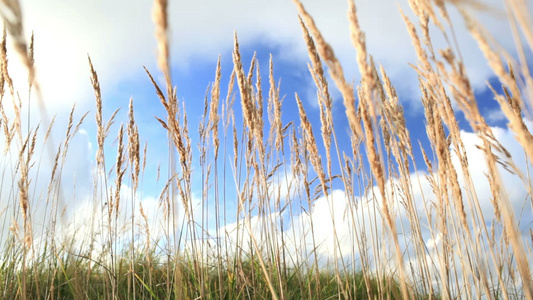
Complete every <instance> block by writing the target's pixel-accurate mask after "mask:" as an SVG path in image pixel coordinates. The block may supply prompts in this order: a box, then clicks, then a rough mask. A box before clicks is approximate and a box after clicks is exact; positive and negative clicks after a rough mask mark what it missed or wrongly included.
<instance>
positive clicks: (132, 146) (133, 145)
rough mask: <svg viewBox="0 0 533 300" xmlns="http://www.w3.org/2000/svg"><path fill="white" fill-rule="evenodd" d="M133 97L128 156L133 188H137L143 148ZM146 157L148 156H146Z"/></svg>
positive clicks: (131, 100) (130, 108) (130, 109)
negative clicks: (140, 141) (141, 147)
mask: <svg viewBox="0 0 533 300" xmlns="http://www.w3.org/2000/svg"><path fill="white" fill-rule="evenodd" d="M133 111H134V109H133V99H130V104H129V113H128V117H129V122H128V128H127V130H128V157H129V163H130V168H131V176H132V177H131V178H132V183H133V190H137V187H138V186H139V173H140V171H141V157H140V155H141V150H140V143H139V139H140V138H139V129H138V128H137V124H136V123H135V116H134V113H133ZM145 159H146V157H145Z"/></svg>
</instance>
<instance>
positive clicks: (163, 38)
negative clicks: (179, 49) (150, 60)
mask: <svg viewBox="0 0 533 300" xmlns="http://www.w3.org/2000/svg"><path fill="white" fill-rule="evenodd" d="M167 6H168V1H167V0H155V1H154V6H153V8H152V20H153V22H154V24H155V37H156V40H157V63H158V65H159V69H160V70H161V71H162V72H163V75H164V76H165V81H166V85H167V96H168V97H169V100H171V99H172V98H171V97H170V96H171V95H172V83H171V77H170V53H169V45H168V44H169V42H168V22H169V20H168V11H167ZM174 104H175V103H174Z"/></svg>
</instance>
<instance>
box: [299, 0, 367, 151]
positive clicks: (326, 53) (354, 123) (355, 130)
mask: <svg viewBox="0 0 533 300" xmlns="http://www.w3.org/2000/svg"><path fill="white" fill-rule="evenodd" d="M293 2H294V3H295V4H296V7H297V9H298V12H299V13H300V15H301V18H303V20H305V24H304V22H303V20H302V19H301V18H300V25H301V27H302V30H303V31H304V32H306V31H307V29H305V25H307V26H308V27H309V31H310V32H311V34H312V35H313V37H314V38H315V42H316V46H317V50H318V53H319V54H320V56H321V57H322V59H324V60H325V61H326V64H327V65H328V67H329V73H330V75H331V77H332V78H333V80H334V82H335V85H337V88H338V89H339V90H340V91H341V93H342V96H343V99H344V106H345V107H346V116H347V118H348V122H349V124H350V129H351V130H352V134H353V135H354V136H355V137H357V138H358V139H360V138H362V128H361V124H360V121H361V119H360V117H359V116H358V114H357V109H356V107H355V96H354V90H353V86H352V85H351V84H349V83H348V82H346V80H345V78H344V71H343V70H342V66H341V64H340V62H339V60H338V59H337V58H336V57H335V53H334V52H333V49H332V48H331V46H330V45H329V44H328V43H327V42H326V41H325V40H324V38H323V37H322V34H321V33H320V31H319V30H318V28H317V26H316V25H315V22H314V20H313V18H312V17H311V15H309V13H308V12H307V11H306V10H305V8H304V6H303V4H302V3H301V2H300V1H298V0H293ZM304 35H305V33H304ZM354 151H357V150H355V149H354Z"/></svg>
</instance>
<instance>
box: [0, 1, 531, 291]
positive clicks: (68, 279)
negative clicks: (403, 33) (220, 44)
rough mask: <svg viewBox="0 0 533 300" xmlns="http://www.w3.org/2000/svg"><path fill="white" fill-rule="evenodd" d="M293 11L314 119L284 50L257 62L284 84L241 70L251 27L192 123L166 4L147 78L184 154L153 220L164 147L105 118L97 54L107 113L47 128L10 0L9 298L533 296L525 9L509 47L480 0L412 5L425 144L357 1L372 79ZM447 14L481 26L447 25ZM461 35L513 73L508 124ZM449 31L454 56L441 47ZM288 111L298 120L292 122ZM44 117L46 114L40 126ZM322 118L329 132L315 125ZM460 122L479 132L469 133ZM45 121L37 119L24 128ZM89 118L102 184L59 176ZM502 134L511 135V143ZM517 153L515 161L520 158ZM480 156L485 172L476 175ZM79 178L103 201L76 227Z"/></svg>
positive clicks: (5, 163) (496, 92)
mask: <svg viewBox="0 0 533 300" xmlns="http://www.w3.org/2000/svg"><path fill="white" fill-rule="evenodd" d="M293 2H294V5H295V7H296V8H297V10H298V13H299V16H298V17H299V22H300V25H301V31H302V39H303V40H304V41H305V43H306V45H307V52H308V61H309V65H308V66H309V68H308V69H309V70H308V71H309V72H310V74H311V76H312V78H313V80H314V82H315V84H316V102H317V104H318V109H317V110H312V111H311V110H310V109H309V108H306V105H305V103H303V102H302V100H301V97H300V95H298V94H290V95H281V94H280V88H279V86H280V84H281V82H280V81H279V79H278V78H276V77H275V76H274V70H275V67H276V66H275V64H274V63H273V61H274V60H275V57H271V60H270V62H269V64H268V66H265V65H261V67H262V68H265V67H267V68H268V70H269V76H268V78H261V73H260V71H259V63H258V61H257V59H256V57H255V56H254V57H253V59H252V61H251V62H249V66H250V67H249V68H247V69H245V68H244V66H243V65H244V64H247V63H248V62H243V59H242V55H241V50H240V47H239V46H240V45H239V39H238V33H236V34H235V38H234V50H233V70H232V73H231V77H230V79H229V85H228V86H227V89H224V90H226V91H227V93H224V94H222V93H221V90H223V88H222V87H221V82H222V78H221V77H222V72H221V63H220V60H219V62H218V66H217V68H216V70H213V71H214V74H213V78H214V81H213V83H212V84H210V85H209V86H208V90H207V92H206V94H205V101H204V102H203V103H201V105H203V108H204V113H203V115H202V118H201V120H200V121H199V122H198V124H194V123H192V122H191V121H195V120H191V119H188V115H187V111H186V109H185V107H186V106H185V104H187V105H189V106H190V105H191V104H189V103H184V102H183V101H181V100H180V99H178V96H177V95H178V92H177V89H179V84H180V83H179V82H178V83H175V82H174V81H173V78H172V75H171V65H172V62H171V61H170V53H171V52H172V49H170V46H169V44H170V43H169V39H168V31H169V30H170V28H168V27H169V25H168V24H169V18H172V16H171V15H169V13H168V7H167V6H168V3H167V1H165V0H155V1H154V4H153V11H152V17H153V21H154V24H155V28H156V31H155V38H156V41H157V45H156V44H154V48H156V47H157V59H158V61H157V65H158V67H159V69H158V70H149V69H148V68H145V71H146V80H147V81H149V82H151V84H152V85H153V89H154V93H155V95H156V96H157V98H158V99H159V100H160V101H159V102H160V103H158V105H161V106H162V108H163V109H164V112H165V115H161V116H156V117H155V118H154V122H157V123H158V124H160V125H161V129H162V130H164V131H165V132H166V134H167V140H166V141H164V142H163V144H164V145H158V147H166V148H168V157H166V158H164V159H165V160H164V164H166V167H167V169H168V172H166V174H165V172H161V173H160V174H159V173H158V174H157V177H158V179H159V180H160V181H161V182H163V183H164V187H163V188H162V189H161V190H160V191H159V197H158V199H157V203H158V207H157V209H159V210H160V211H161V212H162V213H161V214H160V215H159V216H160V218H159V219H157V220H152V219H151V218H150V216H149V215H148V213H147V210H148V208H147V207H144V206H143V203H145V204H146V202H143V201H141V199H142V195H143V191H142V186H143V185H142V182H143V178H144V172H145V169H146V165H147V164H151V163H153V162H150V161H148V162H147V151H149V150H147V149H149V147H150V146H151V145H146V144H145V142H144V141H145V137H143V136H142V135H141V134H140V133H139V132H140V131H139V128H138V124H137V122H136V116H138V115H139V114H141V113H142V112H140V111H137V110H136V108H135V102H134V101H135V100H132V101H130V104H129V107H128V108H127V115H128V122H127V123H125V124H114V120H115V117H116V115H117V114H118V113H123V112H119V111H118V110H117V111H115V112H114V113H111V114H109V117H107V118H106V117H104V116H108V112H104V111H103V101H105V95H103V94H102V90H101V87H100V82H99V77H98V76H99V74H98V70H97V67H96V66H97V65H98V63H97V62H96V61H92V60H91V57H90V56H89V58H88V67H89V69H90V73H89V74H87V75H88V77H89V78H90V82H91V85H92V87H93V90H94V95H95V107H96V109H95V111H94V112H92V113H87V114H83V115H82V116H81V117H80V118H76V117H75V116H76V115H77V114H76V113H75V111H76V110H75V108H72V113H71V114H70V117H69V119H68V120H60V119H56V118H53V117H50V116H48V115H47V113H46V112H45V109H44V108H45V105H46V104H45V103H46V101H44V100H46V99H42V97H41V93H40V89H41V87H40V85H39V81H38V78H36V77H35V76H34V75H35V70H34V47H33V36H32V37H31V38H30V39H29V40H26V39H27V38H26V37H25V36H24V35H23V32H24V31H23V30H22V24H23V23H24V20H23V18H22V14H21V12H20V7H19V4H18V1H5V2H4V7H3V8H2V9H3V13H2V15H3V16H4V24H5V30H4V34H3V39H2V43H1V44H0V67H1V72H0V96H1V102H0V113H1V119H0V130H1V131H2V132H3V135H2V142H1V144H2V145H3V146H4V149H3V156H2V157H1V158H0V164H1V166H2V175H1V179H0V180H1V185H0V188H1V190H0V195H1V200H0V202H1V204H2V206H1V207H2V209H3V210H2V211H0V215H1V218H2V219H1V222H2V226H3V230H2V232H1V233H0V234H1V236H0V242H1V243H2V244H1V251H3V252H2V253H3V255H2V257H1V259H0V298H2V299H452V298H453V299H455V298H460V299H471V298H476V299H524V298H525V299H530V300H533V282H532V279H531V266H532V259H533V256H532V254H533V253H532V251H533V249H532V247H533V230H532V228H531V225H530V224H525V225H524V224H521V220H524V217H523V216H531V214H532V211H533V210H532V206H531V202H532V196H533V185H532V180H531V177H530V173H529V168H530V166H531V160H530V159H531V157H533V135H532V134H531V131H530V129H531V125H532V121H531V120H532V119H531V118H532V114H531V113H532V112H533V110H532V109H533V78H532V77H531V75H530V71H529V66H530V64H528V62H530V59H529V60H528V58H530V57H531V51H532V49H533V26H532V20H531V16H530V15H529V14H528V7H527V5H528V4H527V2H526V1H521V0H506V1H504V2H505V7H506V9H507V11H506V12H505V14H504V15H505V17H506V18H507V19H508V22H509V24H510V26H511V28H512V30H513V33H514V34H515V35H516V37H517V38H516V49H514V52H513V53H507V52H506V51H505V50H503V49H502V48H501V47H499V46H498V45H497V43H496V39H494V38H493V37H491V36H490V34H489V33H488V32H487V31H486V30H485V28H483V26H482V25H480V23H479V22H477V21H476V19H475V18H474V16H473V15H472V14H471V12H472V11H490V10H491V8H490V7H486V6H484V5H483V4H482V3H481V2H477V1H466V0H455V1H451V0H450V1H437V0H434V1H432V0H409V1H408V2H409V6H410V8H411V10H412V11H411V12H409V15H410V16H415V17H414V18H413V17H408V16H407V15H408V14H404V12H400V13H401V14H402V16H403V18H404V21H405V29H406V30H407V32H408V33H409V36H410V37H411V43H412V45H413V48H414V49H415V51H416V57H417V61H416V62H406V64H408V63H411V66H412V68H413V70H414V71H416V72H417V74H418V89H419V95H420V96H419V102H420V103H421V105H422V106H423V110H424V115H425V120H424V122H423V124H420V126H423V127H424V128H425V132H426V135H427V141H428V145H427V146H423V145H422V143H420V142H419V141H417V140H412V137H411V134H410V132H409V129H408V126H407V125H406V123H407V122H408V120H406V117H405V112H404V102H402V100H401V99H399V97H398V94H397V92H396V90H395V88H394V86H393V84H392V82H391V79H390V78H389V76H388V75H387V70H385V68H384V67H383V66H381V65H380V63H379V62H378V61H374V59H373V57H372V55H371V53H369V52H368V50H367V45H366V40H365V33H364V28H361V26H360V24H359V20H358V12H357V8H356V4H355V3H354V2H353V1H352V0H349V1H348V4H347V18H348V20H349V24H350V39H351V41H352V43H353V47H354V49H355V50H356V53H357V55H356V57H355V58H354V59H355V60H356V61H357V66H358V72H359V74H360V80H359V81H357V82H352V81H351V80H352V79H350V78H346V77H345V72H346V70H343V65H342V64H341V63H340V61H339V59H338V58H337V57H336V55H335V49H333V48H332V47H331V46H330V44H328V42H327V41H326V40H325V38H324V37H323V35H322V33H321V31H320V28H318V27H317V25H316V24H315V22H314V19H313V16H311V15H310V14H309V13H308V12H307V11H306V9H305V7H304V5H303V4H302V3H301V2H300V1H299V0H293ZM450 9H453V10H456V11H458V12H459V14H460V15H461V17H462V19H463V20H464V23H465V24H466V27H465V28H457V27H459V26H462V25H456V24H453V22H451V21H450V17H449V10H450ZM7 10H9V12H10V14H9V16H8V15H7V14H6V13H5V11H7ZM459 30H466V31H468V32H469V34H470V35H471V36H472V37H473V38H474V39H475V40H476V42H477V44H478V46H479V48H480V49H481V51H482V53H483V54H484V57H485V59H486V63H487V64H488V65H490V67H491V69H492V71H493V77H494V78H496V79H497V82H498V85H497V86H496V85H490V84H489V89H490V90H491V91H492V98H493V99H489V100H487V99H484V100H483V101H496V102H497V103H498V105H499V107H500V110H501V113H502V114H503V115H504V116H505V120H506V123H507V128H505V129H501V128H496V127H493V126H490V125H489V123H488V122H487V120H486V117H485V116H484V115H483V113H482V110H481V109H480V106H481V103H480V99H478V97H476V95H475V92H474V88H473V87H472V85H471V82H470V79H469V78H468V76H467V71H466V70H465V64H464V62H463V60H462V55H461V53H460V52H458V50H457V49H458V47H457V45H455V41H456V38H455V32H456V31H459ZM436 35H438V36H441V37H443V38H444V40H445V41H446V43H447V45H446V46H445V47H440V46H439V47H436V46H434V44H433V37H434V36H436ZM7 40H11V41H12V42H13V44H14V48H13V52H9V53H8V47H7V42H6V41H7ZM391 55H392V54H391ZM8 57H9V59H8ZM15 59H20V60H21V61H22V64H23V66H24V67H25V68H26V70H27V73H28V86H23V87H17V86H15V85H14V82H13V80H12V79H11V76H10V63H11V61H13V60H15ZM93 63H94V64H93ZM176 85H177V86H178V88H176ZM17 89H26V90H29V91H30V95H31V99H29V100H28V101H26V99H21V98H20V96H19V95H18V92H17ZM333 90H336V91H338V92H339V93H340V95H341V97H342V106H343V111H344V112H345V114H344V116H343V117H344V118H345V119H346V122H347V124H348V126H347V127H346V128H339V126H338V125H337V126H336V125H335V122H338V121H336V120H335V118H334V116H333V106H334V101H333V96H332V94H333V92H332V91H333ZM200 96H201V95H200ZM289 101H292V102H295V103H296V105H297V108H298V111H297V113H296V112H288V111H287V110H284V108H283V107H284V104H285V103H286V102H289ZM30 102H31V103H30ZM337 104H338V103H337ZM29 105H31V106H32V107H38V108H40V112H39V111H37V113H36V112H35V111H34V112H33V114H32V115H30V114H29V112H28V110H27V109H25V107H26V106H29ZM154 105H155V104H154ZM237 106H238V107H239V109H235V107H237ZM236 112H239V115H236ZM316 112H318V113H319V117H320V126H319V127H317V126H314V125H315V124H312V122H311V121H310V116H309V114H311V113H316ZM290 113H294V115H295V121H291V122H288V123H287V122H285V123H284V122H283V121H282V115H284V114H290ZM459 115H460V116H461V118H464V119H465V120H466V121H467V122H468V124H466V126H469V128H470V129H471V131H472V132H468V133H466V132H465V131H464V130H463V128H462V127H460V124H459V121H458V118H459V117H458V116H459ZM35 118H39V119H40V122H39V126H35V127H29V126H27V124H30V121H29V120H30V119H35ZM60 122H63V123H66V124H67V125H66V133H65V135H64V138H63V139H62V140H57V139H56V138H55V137H54V136H53V135H51V134H50V132H51V131H52V128H54V126H58V125H57V124H58V123H60ZM88 122H94V126H95V127H96V136H95V140H96V145H95V149H96V157H95V158H94V166H93V169H92V170H91V171H90V174H91V176H92V178H81V179H80V178H75V179H73V178H68V176H63V173H62V171H63V169H64V168H65V166H66V164H67V163H69V162H68V159H67V158H68V153H69V148H70V147H73V146H75V145H74V144H75V142H73V141H75V139H76V136H77V135H79V134H80V130H81V129H82V128H83V127H84V125H85V124H87V123H88ZM113 126H117V127H118V128H119V130H118V132H117V133H114V132H110V128H115V127H113ZM193 130H194V131H198V135H197V136H198V139H197V140H193V139H192V138H191V134H190V132H192V131H193ZM504 130H506V132H507V131H508V132H509V133H510V134H511V136H512V139H511V140H505V141H503V140H502V132H503V131H504ZM195 136H196V135H195ZM341 140H342V141H349V143H350V145H351V147H350V149H344V148H342V147H340V146H339V143H340V141H341ZM165 143H166V144H165ZM511 143H513V145H514V144H516V145H517V147H519V148H520V149H519V151H518V152H516V151H514V150H513V151H510V150H508V147H509V145H510V144H511ZM111 146H112V147H111ZM111 148H113V149H114V150H115V152H114V153H113V152H110V151H109V150H110V149H111ZM35 149H41V150H40V151H37V152H36V150H35ZM36 153H39V155H37V154H36ZM41 153H42V154H41ZM473 155H475V156H476V158H477V157H482V158H483V161H484V164H483V165H482V166H479V165H474V166H472V160H473ZM420 158H421V159H420ZM43 161H51V162H52V164H51V166H52V167H51V168H47V167H45V164H44V163H43ZM194 161H196V162H197V163H198V165H199V168H193V165H195V162H194ZM420 162H423V165H419V164H420ZM193 175H194V176H193ZM195 178H202V180H201V181H198V180H196V179H195ZM79 180H89V181H91V182H92V184H91V185H92V190H91V191H90V194H92V197H90V199H89V201H88V202H87V203H85V204H84V205H86V206H85V208H84V212H85V214H84V215H82V216H77V217H76V219H73V218H70V217H71V216H69V214H72V210H71V209H70V208H69V206H68V204H69V201H70V200H69V199H72V198H75V195H71V194H66V193H65V190H68V191H72V190H74V191H76V189H75V188H72V187H70V188H66V185H73V186H75V185H76V182H77V181H79ZM511 181H512V183H513V184H512V185H510V184H509V182H511ZM43 182H44V186H45V187H44V188H43V189H42V190H40V189H38V188H37V187H40V186H43ZM480 182H485V183H486V184H485V185H481V184H480ZM228 186H231V187H232V188H231V189H230V188H227V187H228ZM516 186H518V187H519V188H515V187H516ZM233 191H235V192H233ZM517 191H523V192H517ZM517 193H518V196H516V195H517ZM73 194H75V192H73ZM197 194H200V195H201V199H200V201H199V202H198V201H195V198H196V196H195V195H197ZM515 198H520V201H519V202H516V201H515V200H514V199H515ZM229 214H232V216H231V217H230V216H229ZM228 220H235V222H232V221H228ZM529 221H531V220H529ZM325 224H326V225H325ZM524 228H525V229H524Z"/></svg>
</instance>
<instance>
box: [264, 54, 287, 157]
mask: <svg viewBox="0 0 533 300" xmlns="http://www.w3.org/2000/svg"><path fill="white" fill-rule="evenodd" d="M269 64H270V67H269V73H268V74H269V75H268V79H269V84H270V89H269V91H268V110H269V112H270V113H269V117H270V124H271V126H270V128H271V131H270V136H274V135H273V134H275V142H274V144H275V147H276V150H278V151H280V150H281V151H282V152H283V148H284V147H283V140H284V138H283V123H282V121H281V105H282V103H283V99H280V97H279V89H280V84H281V82H280V83H278V86H277V87H276V82H275V80H274V62H273V61H272V54H271V55H270V61H269Z"/></svg>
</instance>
